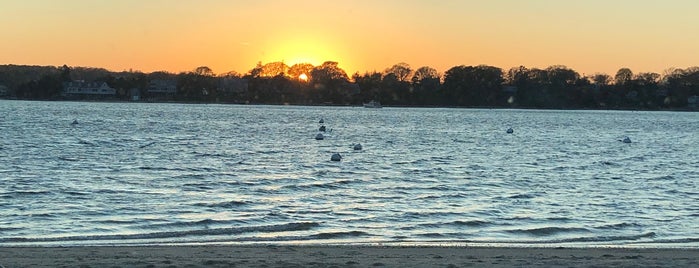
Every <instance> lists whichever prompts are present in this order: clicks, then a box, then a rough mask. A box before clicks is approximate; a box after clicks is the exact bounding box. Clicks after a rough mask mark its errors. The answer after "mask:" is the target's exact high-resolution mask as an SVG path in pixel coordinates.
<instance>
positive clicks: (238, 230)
mask: <svg viewBox="0 0 699 268" xmlns="http://www.w3.org/2000/svg"><path fill="white" fill-rule="evenodd" d="M318 226H320V224H318V223H315V222H295V223H286V224H278V225H266V226H250V227H231V228H217V229H204V230H188V231H168V232H154V233H140V234H113V235H84V236H81V235H77V236H63V237H41V238H24V237H9V238H0V243H8V242H15V243H25V242H26V243H30V242H70V241H105V240H133V239H166V238H177V237H186V236H217V235H239V234H245V233H256V232H262V233H274V232H290V231H306V230H310V229H313V228H316V227H318Z"/></svg>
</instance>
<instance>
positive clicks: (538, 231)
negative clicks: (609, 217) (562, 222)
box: [506, 227, 590, 236]
mask: <svg viewBox="0 0 699 268" xmlns="http://www.w3.org/2000/svg"><path fill="white" fill-rule="evenodd" d="M506 232H508V233H513V234H529V235H534V236H550V235H557V234H560V233H573V232H590V230H588V229H586V228H578V227H542V228H533V229H514V230H507V231H506Z"/></svg>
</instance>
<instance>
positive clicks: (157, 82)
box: [148, 79, 177, 95]
mask: <svg viewBox="0 0 699 268" xmlns="http://www.w3.org/2000/svg"><path fill="white" fill-rule="evenodd" d="M148 93H149V94H156V95H175V94H176V93H177V81H175V80H165V79H153V80H151V81H150V82H149V83H148Z"/></svg>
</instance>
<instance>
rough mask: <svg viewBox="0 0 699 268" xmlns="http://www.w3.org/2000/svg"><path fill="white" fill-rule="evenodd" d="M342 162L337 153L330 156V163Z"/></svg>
mask: <svg viewBox="0 0 699 268" xmlns="http://www.w3.org/2000/svg"><path fill="white" fill-rule="evenodd" d="M340 160H342V156H341V155H340V154H339V153H334V154H333V155H332V156H330V161H340Z"/></svg>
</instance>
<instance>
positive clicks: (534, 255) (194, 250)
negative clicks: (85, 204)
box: [0, 245, 699, 268]
mask: <svg viewBox="0 0 699 268" xmlns="http://www.w3.org/2000/svg"><path fill="white" fill-rule="evenodd" d="M0 265H2V266H3V267H5V268H14V267H699V249H652V248H632V249H629V248H504V247H439V246H407V247H404V246H387V247H385V246H334V245H333V246H315V245H314V246H286V245H268V246H263V245H253V246H146V247H143V246H113V247H112V246H96V247H93V246H91V247H0Z"/></svg>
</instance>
